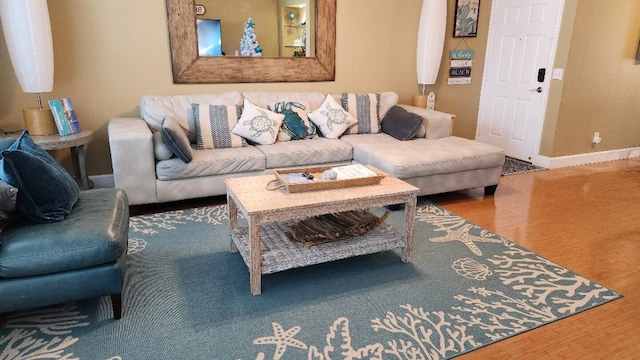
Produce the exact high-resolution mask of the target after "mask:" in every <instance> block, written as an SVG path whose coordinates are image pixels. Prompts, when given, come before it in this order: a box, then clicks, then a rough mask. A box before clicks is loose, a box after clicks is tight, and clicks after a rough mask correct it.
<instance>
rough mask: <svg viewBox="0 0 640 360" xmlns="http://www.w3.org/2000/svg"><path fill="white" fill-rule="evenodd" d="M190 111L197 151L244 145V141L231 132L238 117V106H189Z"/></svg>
mask: <svg viewBox="0 0 640 360" xmlns="http://www.w3.org/2000/svg"><path fill="white" fill-rule="evenodd" d="M191 110H192V111H193V122H194V124H195V127H196V146H197V147H198V149H224V148H234V147H242V146H243V145H244V143H245V142H244V140H243V139H242V138H241V137H240V136H238V135H236V134H234V133H232V132H231V129H233V127H234V126H235V125H236V123H237V122H238V118H239V117H240V113H241V111H240V107H239V106H235V105H207V104H191Z"/></svg>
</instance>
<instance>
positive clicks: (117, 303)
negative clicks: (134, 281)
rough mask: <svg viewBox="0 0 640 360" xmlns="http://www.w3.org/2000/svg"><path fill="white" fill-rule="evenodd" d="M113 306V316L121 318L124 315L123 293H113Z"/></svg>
mask: <svg viewBox="0 0 640 360" xmlns="http://www.w3.org/2000/svg"><path fill="white" fill-rule="evenodd" d="M111 307H113V318H114V319H116V320H119V319H120V318H121V317H122V294H111Z"/></svg>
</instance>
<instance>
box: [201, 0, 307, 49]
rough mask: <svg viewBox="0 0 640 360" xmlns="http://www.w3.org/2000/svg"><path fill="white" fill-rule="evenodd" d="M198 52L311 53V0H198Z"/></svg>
mask: <svg viewBox="0 0 640 360" xmlns="http://www.w3.org/2000/svg"><path fill="white" fill-rule="evenodd" d="M196 4H197V6H198V7H199V9H200V11H201V12H202V10H204V13H202V14H198V15H197V16H196V24H197V35H198V40H197V42H198V51H199V55H200V56H263V57H314V56H315V38H314V34H315V31H314V30H315V23H316V14H315V0H260V1H255V0H234V1H229V0H199V1H198V2H197V3H196Z"/></svg>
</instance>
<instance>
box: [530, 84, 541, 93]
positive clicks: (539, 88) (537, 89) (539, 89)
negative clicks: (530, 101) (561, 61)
mask: <svg viewBox="0 0 640 360" xmlns="http://www.w3.org/2000/svg"><path fill="white" fill-rule="evenodd" d="M529 91H531V92H534V91H535V92H538V93H541V92H542V86H538V87H537V88H535V89H531V90H529Z"/></svg>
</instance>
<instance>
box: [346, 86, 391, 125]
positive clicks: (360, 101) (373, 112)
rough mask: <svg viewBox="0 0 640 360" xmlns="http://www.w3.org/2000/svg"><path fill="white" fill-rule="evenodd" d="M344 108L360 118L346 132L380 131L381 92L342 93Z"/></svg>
mask: <svg viewBox="0 0 640 360" xmlns="http://www.w3.org/2000/svg"><path fill="white" fill-rule="evenodd" d="M341 101H342V108H344V109H345V110H346V111H347V112H349V114H351V115H352V116H353V117H354V118H356V119H357V120H358V122H357V123H356V124H355V125H353V126H351V127H350V128H349V129H348V130H347V132H346V134H377V133H379V132H380V122H381V120H380V94H377V93H376V94H350V93H346V92H345V93H342V97H341Z"/></svg>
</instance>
